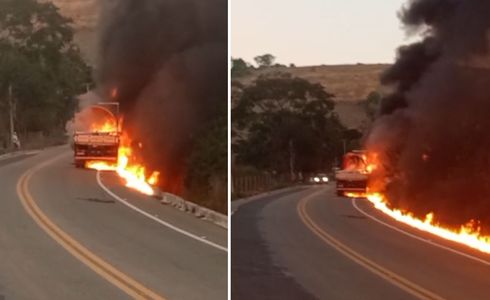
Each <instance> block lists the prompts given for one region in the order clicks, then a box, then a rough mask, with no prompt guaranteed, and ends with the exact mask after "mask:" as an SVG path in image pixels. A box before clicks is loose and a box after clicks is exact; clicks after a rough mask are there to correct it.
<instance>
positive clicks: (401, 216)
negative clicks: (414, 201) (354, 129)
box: [346, 155, 490, 253]
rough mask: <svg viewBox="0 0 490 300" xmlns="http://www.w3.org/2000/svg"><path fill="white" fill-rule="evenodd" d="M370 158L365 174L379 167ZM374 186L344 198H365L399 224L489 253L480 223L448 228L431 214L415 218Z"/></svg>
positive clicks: (489, 244)
mask: <svg viewBox="0 0 490 300" xmlns="http://www.w3.org/2000/svg"><path fill="white" fill-rule="evenodd" d="M370 158H371V159H367V160H366V161H367V164H366V165H367V167H366V173H368V174H370V173H371V172H372V171H373V170H376V169H378V167H379V160H378V157H377V156H376V155H373V156H370ZM376 186H377V184H374V185H373V186H368V192H367V193H347V194H346V196H347V197H350V198H366V199H367V200H368V201H369V202H371V203H372V204H373V206H374V208H376V209H377V210H379V211H381V212H383V213H384V214H386V215H388V216H390V217H391V218H393V219H394V220H396V221H398V222H400V223H403V224H406V225H408V226H411V227H413V228H416V229H418V230H421V231H425V232H428V233H431V234H434V235H437V236H439V237H441V238H443V239H446V240H449V241H453V242H456V243H460V244H463V245H466V246H468V247H471V248H474V249H477V250H479V251H481V252H484V253H490V236H487V235H484V234H482V228H481V226H480V222H478V221H476V220H470V221H468V222H467V223H466V224H463V225H461V226H460V227H459V228H449V227H447V226H444V225H442V224H441V223H439V222H438V221H437V218H436V216H435V214H434V213H432V212H431V213H428V214H427V215H426V216H425V218H419V217H416V216H415V215H414V214H413V213H411V212H410V211H403V210H400V209H397V208H393V207H391V205H389V201H388V199H387V197H386V196H385V195H384V194H383V193H380V192H377V191H375V190H377V189H376Z"/></svg>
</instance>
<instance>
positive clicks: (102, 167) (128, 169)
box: [85, 121, 160, 196]
mask: <svg viewBox="0 0 490 300" xmlns="http://www.w3.org/2000/svg"><path fill="white" fill-rule="evenodd" d="M94 126H96V125H94ZM96 127H97V126H96ZM93 131H96V132H115V133H116V132H117V130H116V124H115V123H114V122H110V121H107V122H105V123H104V124H102V125H101V126H99V127H97V128H96V129H95V130H93ZM130 145H131V139H130V138H129V137H128V136H127V134H125V133H123V134H122V135H121V143H120V145H119V149H118V159H117V163H110V162H105V161H89V162H87V163H86V165H85V167H87V168H89V169H95V170H98V171H115V172H116V173H117V174H118V175H119V177H121V178H123V179H124V181H125V184H126V186H127V187H129V188H131V189H134V190H137V191H139V192H141V193H143V194H145V195H149V196H153V195H154V194H155V191H154V189H153V187H152V186H154V185H156V184H157V183H158V178H159V176H160V173H159V172H156V171H155V172H153V173H152V174H151V175H150V176H149V177H148V176H147V172H146V168H145V166H144V165H142V164H140V163H138V162H137V161H136V159H134V155H133V149H132V148H131V146H130Z"/></svg>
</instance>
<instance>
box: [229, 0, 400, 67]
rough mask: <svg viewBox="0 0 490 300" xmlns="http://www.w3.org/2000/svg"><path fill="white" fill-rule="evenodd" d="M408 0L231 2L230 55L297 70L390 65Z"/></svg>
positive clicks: (233, 0) (238, 0)
mask: <svg viewBox="0 0 490 300" xmlns="http://www.w3.org/2000/svg"><path fill="white" fill-rule="evenodd" d="M406 2H407V0H231V54H232V56H233V57H241V58H244V59H245V60H247V61H249V62H253V57H254V56H256V55H259V54H264V53H271V54H273V55H275V56H276V57H277V62H279V63H284V64H289V63H295V64H296V65H319V64H344V63H358V62H360V63H392V62H393V61H394V59H395V50H396V48H397V47H398V46H399V45H400V44H402V43H407V39H406V36H405V32H404V30H403V29H402V27H401V25H400V21H399V20H398V17H397V13H398V11H399V10H400V8H401V7H402V5H403V4H404V3H406Z"/></svg>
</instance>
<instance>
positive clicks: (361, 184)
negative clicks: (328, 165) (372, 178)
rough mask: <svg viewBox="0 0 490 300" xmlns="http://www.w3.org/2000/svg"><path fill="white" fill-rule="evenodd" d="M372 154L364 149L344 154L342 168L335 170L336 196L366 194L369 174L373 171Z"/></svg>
mask: <svg viewBox="0 0 490 300" xmlns="http://www.w3.org/2000/svg"><path fill="white" fill-rule="evenodd" d="M373 160H374V155H368V153H367V152H366V151H364V150H354V151H352V152H348V153H346V154H345V155H344V157H343V161H342V169H341V170H339V171H337V172H336V174H335V179H336V182H337V186H336V191H337V195H338V196H346V195H350V194H357V195H359V194H366V193H367V191H368V180H369V175H370V174H371V173H372V172H373V171H374V169H375V167H376V164H374V163H373Z"/></svg>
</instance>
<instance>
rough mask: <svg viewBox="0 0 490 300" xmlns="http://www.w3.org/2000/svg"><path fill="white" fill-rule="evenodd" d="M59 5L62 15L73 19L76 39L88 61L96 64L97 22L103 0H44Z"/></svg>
mask: <svg viewBox="0 0 490 300" xmlns="http://www.w3.org/2000/svg"><path fill="white" fill-rule="evenodd" d="M43 1H50V2H52V3H53V4H54V5H56V6H57V7H59V9H60V12H61V14H62V15H64V16H66V17H69V18H71V19H73V21H74V27H75V31H76V33H75V41H76V42H77V44H78V45H79V47H80V49H81V51H82V54H83V56H84V58H85V59H86V61H87V62H88V63H89V64H91V65H95V61H96V53H97V22H98V16H99V9H100V4H101V1H102V0H43Z"/></svg>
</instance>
